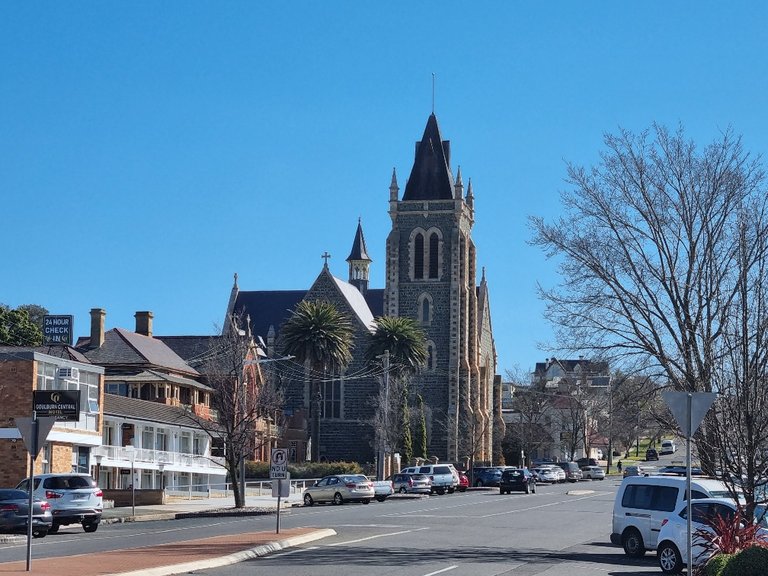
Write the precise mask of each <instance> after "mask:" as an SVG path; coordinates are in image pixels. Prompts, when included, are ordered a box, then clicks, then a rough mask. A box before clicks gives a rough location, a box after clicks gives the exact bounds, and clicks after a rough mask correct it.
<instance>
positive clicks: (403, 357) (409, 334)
mask: <svg viewBox="0 0 768 576" xmlns="http://www.w3.org/2000/svg"><path fill="white" fill-rule="evenodd" d="M365 357H366V361H367V362H368V363H369V364H370V365H373V366H377V367H381V368H382V369H383V370H385V371H386V373H385V374H384V388H385V390H384V394H383V397H382V396H380V398H379V405H380V412H379V414H377V418H376V421H377V423H376V427H377V428H378V432H379V437H380V438H381V442H383V440H384V436H389V442H387V443H393V441H397V440H399V441H400V443H401V444H402V449H403V453H404V455H405V457H406V461H408V460H409V459H410V457H411V456H412V455H413V445H412V441H411V433H410V432H411V430H410V411H409V409H408V389H407V381H408V378H409V377H410V376H412V375H413V374H415V373H416V372H418V370H419V369H420V368H421V367H422V366H423V365H424V364H425V363H426V361H427V345H426V336H425V335H424V331H423V330H422V329H421V327H420V326H419V325H418V324H417V323H416V321H415V320H413V319H412V318H404V317H394V316H381V317H379V318H377V319H376V328H375V331H374V332H373V334H371V339H370V341H369V344H368V349H367V350H366V354H365ZM385 363H386V365H385ZM390 376H391V377H392V378H393V379H394V388H395V391H397V392H398V393H397V394H394V395H393V397H394V398H398V399H399V400H400V401H401V402H402V405H401V411H400V413H401V417H402V419H403V422H402V423H401V424H402V425H401V426H390V422H389V409H390V406H389V403H390V402H389V388H390V384H391V383H390V378H389V377H390ZM398 429H399V430H401V431H402V436H401V437H400V438H397V437H394V438H393V437H392V434H396V430H398ZM379 450H380V453H379V471H378V475H379V476H383V474H384V469H383V458H384V454H383V453H384V451H385V450H384V447H383V445H382V443H380V444H379Z"/></svg>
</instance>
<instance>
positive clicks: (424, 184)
mask: <svg viewBox="0 0 768 576" xmlns="http://www.w3.org/2000/svg"><path fill="white" fill-rule="evenodd" d="M451 198H453V175H452V174H451V170H450V144H449V142H448V141H447V140H446V141H443V139H442V137H441V136H440V128H439V126H438V125H437V117H436V116H435V115H434V113H433V114H431V115H430V116H429V120H427V126H426V128H424V135H423V136H422V137H421V141H420V142H419V143H418V144H417V145H416V158H415V159H414V161H413V168H412V169H411V176H410V178H408V182H407V184H406V185H405V193H404V194H403V200H450V199H451Z"/></svg>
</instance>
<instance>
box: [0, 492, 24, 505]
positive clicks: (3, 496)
mask: <svg viewBox="0 0 768 576" xmlns="http://www.w3.org/2000/svg"><path fill="white" fill-rule="evenodd" d="M27 498H29V495H28V494H27V493H26V492H24V491H23V490H0V502H2V501H4V500H26V499H27Z"/></svg>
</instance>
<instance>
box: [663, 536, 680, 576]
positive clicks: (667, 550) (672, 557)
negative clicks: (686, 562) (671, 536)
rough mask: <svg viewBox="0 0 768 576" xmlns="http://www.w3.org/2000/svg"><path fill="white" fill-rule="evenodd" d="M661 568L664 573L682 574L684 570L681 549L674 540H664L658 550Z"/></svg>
mask: <svg viewBox="0 0 768 576" xmlns="http://www.w3.org/2000/svg"><path fill="white" fill-rule="evenodd" d="M657 556H658V558H659V568H661V571H662V572H664V574H680V572H682V571H683V559H682V557H681V556H680V551H679V550H678V549H677V546H675V545H674V544H672V542H663V543H662V544H661V546H659V550H658V552H657Z"/></svg>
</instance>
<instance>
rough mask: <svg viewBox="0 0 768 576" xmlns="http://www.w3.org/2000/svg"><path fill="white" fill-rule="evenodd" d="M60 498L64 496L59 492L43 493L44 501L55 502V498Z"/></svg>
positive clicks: (47, 491) (49, 491) (48, 491)
mask: <svg viewBox="0 0 768 576" xmlns="http://www.w3.org/2000/svg"><path fill="white" fill-rule="evenodd" d="M62 496H64V494H62V493H61V492H53V491H52V490H46V491H45V499H46V500H55V499H56V498H61V497H62Z"/></svg>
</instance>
